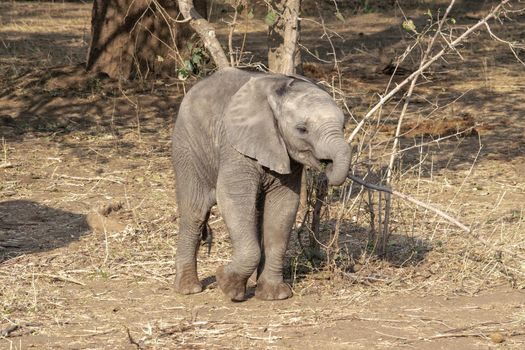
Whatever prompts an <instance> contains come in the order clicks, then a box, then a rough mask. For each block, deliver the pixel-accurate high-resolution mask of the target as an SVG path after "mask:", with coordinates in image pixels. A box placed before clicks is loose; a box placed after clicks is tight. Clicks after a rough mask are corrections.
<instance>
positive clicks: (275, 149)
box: [173, 68, 350, 301]
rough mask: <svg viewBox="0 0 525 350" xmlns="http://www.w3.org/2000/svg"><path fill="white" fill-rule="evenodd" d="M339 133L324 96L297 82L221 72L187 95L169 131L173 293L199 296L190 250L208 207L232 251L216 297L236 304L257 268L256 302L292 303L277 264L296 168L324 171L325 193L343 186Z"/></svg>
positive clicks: (296, 186)
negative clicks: (174, 214) (216, 213)
mask: <svg viewBox="0 0 525 350" xmlns="http://www.w3.org/2000/svg"><path fill="white" fill-rule="evenodd" d="M343 124H344V116H343V112H342V111H341V110H340V109H339V108H338V107H337V105H336V104H335V103H334V101H333V100H332V98H331V97H330V95H329V94H328V93H326V92H325V91H324V90H322V89H320V88H319V87H317V86H316V85H315V84H313V83H312V82H310V81H308V80H307V79H306V78H302V77H299V76H286V75H278V74H271V75H270V74H263V73H255V72H247V71H242V70H239V69H234V68H226V69H222V70H220V71H218V72H217V73H215V74H213V75H212V76H210V77H208V78H206V79H204V80H202V81H201V82H199V83H197V84H196V85H195V86H194V87H193V88H192V89H191V90H190V91H189V92H188V94H187V95H186V97H185V98H184V100H183V101H182V104H181V106H180V110H179V115H178V117H177V121H176V123H175V128H174V131H173V166H174V168H175V180H176V195H177V205H178V208H179V216H180V221H179V222H180V232H179V238H178V244H177V254H176V269H177V271H176V278H175V288H176V290H177V291H178V292H180V293H182V294H191V293H198V292H200V291H202V285H201V283H200V282H199V278H198V277H197V249H198V246H199V240H200V238H201V236H202V235H203V234H205V233H206V232H207V231H206V227H207V226H206V225H207V220H208V217H209V215H210V209H211V207H212V206H213V205H214V204H216V203H217V204H218V207H219V210H220V212H221V214H222V216H223V218H224V222H225V224H226V226H227V228H228V231H229V233H230V237H231V241H232V245H233V257H232V261H231V262H230V263H229V264H227V265H225V266H221V267H219V268H218V269H217V272H216V277H217V282H218V285H219V287H220V289H221V290H222V291H223V292H224V293H225V294H226V295H227V296H228V297H229V298H231V300H234V301H241V300H244V299H245V293H246V282H247V280H248V278H249V277H250V276H251V275H252V273H253V272H254V271H255V269H257V288H256V290H255V296H256V297H257V298H259V299H264V300H275V299H286V298H289V297H291V296H292V290H291V289H290V286H289V285H288V284H286V283H285V282H284V281H283V259H284V255H285V252H286V246H287V244H288V240H289V238H290V233H291V229H292V225H293V223H294V220H295V216H296V213H297V207H298V204H299V193H300V187H301V172H302V169H303V165H308V166H310V167H312V168H314V169H318V170H323V169H324V171H325V172H326V176H327V178H328V182H329V184H331V185H341V184H342V183H343V182H344V181H345V179H346V175H347V173H348V168H349V164H350V149H349V146H348V144H347V143H346V142H345V139H344V135H343Z"/></svg>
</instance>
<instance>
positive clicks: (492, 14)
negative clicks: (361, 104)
mask: <svg viewBox="0 0 525 350" xmlns="http://www.w3.org/2000/svg"><path fill="white" fill-rule="evenodd" d="M509 1H510V0H503V1H501V2H500V3H499V5H498V6H496V7H494V8H493V9H492V11H490V13H489V14H488V15H486V16H485V17H484V18H483V19H481V20H479V22H478V23H476V24H475V25H473V26H472V27H470V28H469V29H467V30H465V31H464V32H463V34H461V35H460V36H459V37H457V38H456V39H455V40H454V41H452V42H451V43H450V44H449V45H448V46H446V47H444V48H443V49H441V51H439V52H438V53H437V54H435V55H434V56H432V58H431V59H429V60H428V61H427V62H426V63H425V64H424V65H423V66H421V67H420V68H419V69H418V70H416V71H415V72H413V73H412V74H410V75H409V76H408V77H407V78H406V79H405V80H403V81H402V82H401V83H399V84H398V85H397V86H396V87H395V88H393V89H392V90H390V92H389V93H388V94H386V95H385V96H383V97H382V98H381V99H380V100H379V102H377V103H376V105H375V106H374V107H373V108H372V109H371V110H370V111H368V113H367V114H366V115H365V116H364V117H363V119H362V120H361V121H360V122H359V124H357V126H356V127H355V129H354V130H353V131H352V134H350V136H349V137H348V139H347V142H349V143H351V142H352V140H353V139H354V138H355V136H356V135H357V133H358V132H359V130H360V129H361V128H362V127H363V125H364V123H365V122H366V120H368V119H369V118H370V117H371V116H372V115H373V114H374V113H375V112H376V111H377V110H378V109H379V108H381V107H382V106H383V105H384V104H385V103H386V102H387V101H388V100H389V99H390V98H392V96H394V95H395V94H396V93H397V92H398V91H399V90H401V88H403V87H404V86H405V85H406V84H408V83H409V82H411V81H412V80H413V79H414V78H415V77H417V76H419V75H420V74H421V73H422V72H423V71H424V70H425V69H427V68H428V67H430V66H431V65H432V64H433V63H434V62H436V61H437V60H439V59H440V58H441V57H442V56H443V55H444V54H445V53H447V52H448V50H449V49H453V48H455V47H456V46H458V45H459V44H460V43H461V42H462V41H463V40H465V38H467V37H468V36H469V35H470V34H472V32H474V31H475V30H476V29H478V28H479V27H481V26H484V25H485V23H487V22H488V21H489V20H490V19H492V18H495V17H496V14H497V13H498V12H499V11H500V10H501V9H502V7H503V6H504V5H506V4H507V3H508V2H509Z"/></svg>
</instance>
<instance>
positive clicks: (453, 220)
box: [347, 174, 525, 261]
mask: <svg viewBox="0 0 525 350" xmlns="http://www.w3.org/2000/svg"><path fill="white" fill-rule="evenodd" d="M347 176H348V178H349V179H351V180H352V181H355V182H357V183H358V184H360V185H361V186H364V187H366V188H370V189H373V190H376V191H381V192H386V193H389V194H391V195H394V196H397V197H399V198H401V199H404V200H406V201H408V202H411V203H414V204H416V205H417V206H420V207H422V208H425V209H427V210H430V211H432V212H434V213H435V214H437V215H439V216H441V217H442V218H444V219H445V220H447V221H448V222H450V223H452V224H454V225H456V226H458V227H459V228H461V229H462V230H463V231H465V232H467V233H468V234H470V235H471V236H472V237H474V238H476V239H477V240H478V241H480V242H481V243H482V244H483V245H485V246H487V247H488V248H490V249H492V250H494V251H495V252H498V251H499V252H505V253H507V254H508V255H510V256H512V257H515V258H518V259H522V260H523V261H525V256H524V255H521V254H518V253H515V252H513V251H511V250H510V249H507V248H505V247H495V246H494V245H493V244H491V243H490V242H488V241H487V240H486V239H484V238H482V237H480V236H478V235H475V234H474V233H473V231H472V229H471V228H469V227H467V226H466V225H464V224H462V223H461V222H460V221H459V220H458V219H456V218H454V217H452V216H451V215H449V214H447V213H445V212H443V211H442V210H439V209H437V208H436V207H434V206H432V205H430V204H428V203H425V202H422V201H420V200H419V199H416V198H414V197H411V196H409V195H407V194H404V193H401V192H399V191H396V190H393V189H391V188H389V187H385V186H380V185H374V184H370V183H367V182H366V181H364V180H363V179H361V178H359V177H357V176H354V175H352V174H348V175H347Z"/></svg>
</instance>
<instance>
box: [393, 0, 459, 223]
mask: <svg viewBox="0 0 525 350" xmlns="http://www.w3.org/2000/svg"><path fill="white" fill-rule="evenodd" d="M455 2H456V0H451V1H450V4H449V5H448V7H447V10H446V11H445V14H444V15H443V17H442V18H441V21H439V24H438V28H437V30H436V33H435V34H434V36H433V37H432V39H431V40H430V43H429V44H428V46H427V49H426V51H425V53H424V54H423V58H421V62H420V63H419V68H421V67H423V65H424V64H425V63H426V61H427V59H428V56H429V55H430V52H431V51H432V48H433V47H434V43H435V42H436V38H437V37H438V36H439V34H440V33H441V29H442V27H443V24H444V23H445V21H446V20H447V17H448V14H449V13H450V10H451V9H452V7H453V6H454V3H455ZM421 72H422V71H421ZM421 72H420V74H421ZM420 74H417V75H415V76H414V79H413V80H412V82H411V83H410V87H409V88H408V91H407V93H406V96H405V102H404V103H403V108H402V109H401V114H400V115H399V119H398V121H397V127H396V133H395V136H394V143H393V145H392V155H391V156H390V161H389V162H388V168H387V175H386V183H387V185H390V184H391V183H392V169H393V168H394V162H395V160H396V150H397V147H398V145H399V135H400V134H401V126H402V124H403V119H404V117H405V114H406V111H407V109H408V105H409V104H410V98H411V97H412V93H413V92H414V88H415V87H416V83H417V80H418V78H419V76H420ZM387 213H388V212H387Z"/></svg>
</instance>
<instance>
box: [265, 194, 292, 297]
mask: <svg viewBox="0 0 525 350" xmlns="http://www.w3.org/2000/svg"><path fill="white" fill-rule="evenodd" d="M298 188H299V184H297V186H291V187H288V186H280V187H277V188H275V189H273V190H272V191H270V192H268V193H267V194H266V198H265V203H264V216H263V230H262V247H263V252H262V256H263V257H262V259H261V264H260V265H259V268H258V278H257V288H256V290H255V296H256V297H257V298H258V299H263V300H280V299H287V298H289V297H291V296H292V289H291V288H290V286H289V285H288V284H287V283H285V282H284V280H283V264H284V255H285V253H286V247H287V246H288V241H289V239H290V233H291V230H292V226H293V223H294V221H295V216H296V214H297V208H298V205H299V190H298Z"/></svg>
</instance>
